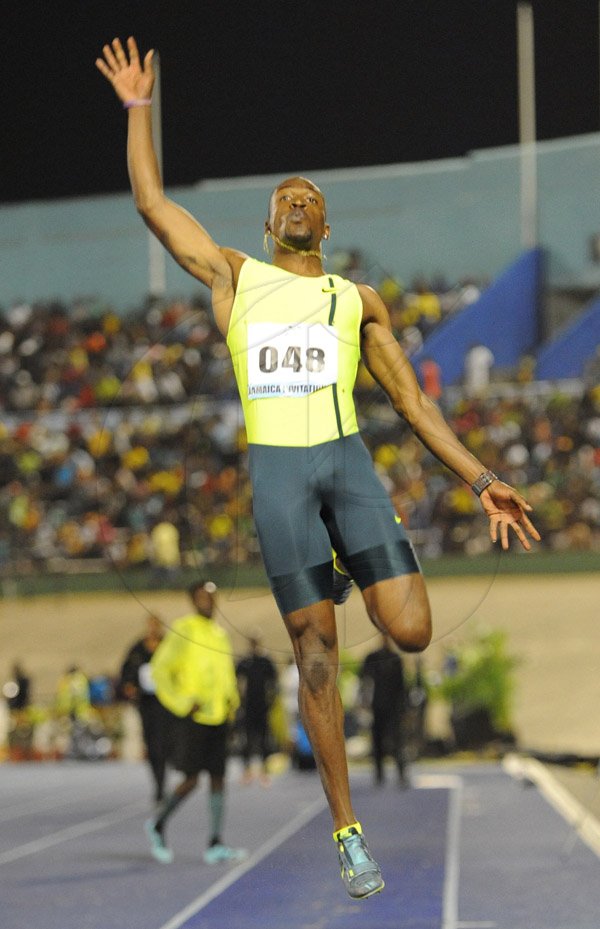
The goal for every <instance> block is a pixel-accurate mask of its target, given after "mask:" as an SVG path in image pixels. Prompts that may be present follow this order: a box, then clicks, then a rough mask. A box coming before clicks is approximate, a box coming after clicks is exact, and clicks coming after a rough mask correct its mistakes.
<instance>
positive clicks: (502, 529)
mask: <svg viewBox="0 0 600 929" xmlns="http://www.w3.org/2000/svg"><path fill="white" fill-rule="evenodd" d="M523 519H524V520H526V519H527V517H523ZM527 523H528V525H527V526H526V528H527V531H528V532H529V534H530V535H531V536H532V538H534V539H535V540H536V541H538V542H539V540H540V535H539V533H538V531H537V529H536V528H535V526H533V525H532V524H531V523H530V522H529V520H527ZM509 526H510V528H511V529H512V530H513V532H514V533H515V535H516V536H517V538H518V540H519V542H520V543H521V545H522V546H523V548H524V549H525V550H526V551H531V544H530V542H529V539H528V538H527V536H526V535H525V533H524V532H523V529H522V528H521V526H520V525H519V523H518V522H517V521H516V520H515V519H513V518H512V517H510V516H507V515H506V514H503V513H494V514H493V515H492V516H490V538H491V540H492V542H494V543H495V542H497V541H498V537H499V538H500V544H501V546H502V548H503V549H504V551H507V550H508V547H509V538H508V529H509Z"/></svg>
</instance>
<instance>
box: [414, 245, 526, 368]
mask: <svg viewBox="0 0 600 929" xmlns="http://www.w3.org/2000/svg"><path fill="white" fill-rule="evenodd" d="M541 270H542V250H541V249H539V248H534V249H531V250H530V251H527V252H525V253H524V254H523V255H521V257H520V258H518V259H517V261H515V262H514V263H513V264H512V265H510V266H509V267H508V268H507V269H506V270H505V271H503V272H502V274H501V275H500V276H499V277H498V278H497V279H496V280H495V281H494V282H493V283H492V284H490V286H489V287H488V288H487V289H486V290H485V291H484V292H483V293H482V294H481V296H480V297H479V299H478V300H476V301H475V303H472V304H471V305H470V306H468V307H466V308H465V309H464V310H461V311H460V312H458V313H457V314H456V315H455V316H451V317H449V318H448V319H447V320H446V321H445V322H443V323H442V324H441V325H440V326H439V327H438V328H436V329H435V331H434V332H432V334H431V335H430V336H429V337H428V338H427V339H425V341H424V343H423V346H422V348H421V349H420V350H419V351H418V352H416V353H415V354H414V355H413V356H412V358H411V361H412V363H413V365H414V367H415V370H416V372H417V375H418V376H419V377H420V370H419V366H420V362H421V361H422V360H423V358H426V357H430V358H433V360H434V361H436V362H437V363H438V365H439V366H440V368H441V371H442V384H443V385H444V386H446V385H448V384H456V383H457V382H459V381H460V380H461V378H462V376H463V373H464V362H465V355H466V354H467V352H468V351H469V349H470V348H471V347H472V346H473V345H476V344H480V345H486V346H487V347H488V348H489V349H490V350H491V351H492V353H493V355H494V363H495V365H497V366H499V367H507V366H510V365H515V364H517V362H518V361H519V359H520V358H521V356H522V355H524V354H527V353H528V352H532V351H534V350H535V347H536V345H537V343H538V342H539V294H540V284H541Z"/></svg>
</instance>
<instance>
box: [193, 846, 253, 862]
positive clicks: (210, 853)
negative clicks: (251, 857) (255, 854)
mask: <svg viewBox="0 0 600 929" xmlns="http://www.w3.org/2000/svg"><path fill="white" fill-rule="evenodd" d="M247 856H248V852H247V851H246V849H245V848H229V846H228V845H211V846H210V848H207V849H206V851H205V852H204V862H205V864H219V863H220V862H221V861H243V859H244V858H246V857H247Z"/></svg>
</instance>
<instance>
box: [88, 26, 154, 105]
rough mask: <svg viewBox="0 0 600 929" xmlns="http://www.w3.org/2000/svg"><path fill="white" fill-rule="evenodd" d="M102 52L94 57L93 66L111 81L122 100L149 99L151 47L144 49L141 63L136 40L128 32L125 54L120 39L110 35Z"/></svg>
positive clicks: (150, 93)
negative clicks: (110, 37) (94, 63)
mask: <svg viewBox="0 0 600 929" xmlns="http://www.w3.org/2000/svg"><path fill="white" fill-rule="evenodd" d="M102 54H103V55H104V58H96V67H97V68H98V70H99V71H100V73H101V74H103V75H104V77H105V78H106V79H107V81H110V83H111V84H112V85H113V87H114V90H115V93H116V94H117V96H118V97H119V99H120V100H122V101H123V103H128V102H129V101H131V100H149V99H150V97H151V95H152V87H153V86H154V68H153V67H152V56H153V55H154V50H153V49H150V51H149V52H147V53H146V56H145V58H144V62H143V64H142V63H141V62H140V55H139V52H138V47H137V44H136V41H135V39H134V38H133V36H130V37H129V38H128V39H127V54H125V51H124V49H123V46H122V45H121V40H120V39H113V40H112V42H111V44H110V45H105V46H104V47H103V48H102Z"/></svg>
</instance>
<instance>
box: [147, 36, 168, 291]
mask: <svg viewBox="0 0 600 929" xmlns="http://www.w3.org/2000/svg"><path fill="white" fill-rule="evenodd" d="M152 61H153V65H154V74H155V80H154V88H153V92H152V141H153V143H154V151H155V152H156V160H157V162H158V170H159V171H160V176H161V178H162V176H163V153H162V110H161V104H162V100H161V88H160V55H159V54H158V52H155V53H154V57H153V60H152ZM166 259H167V256H166V253H165V250H164V248H163V246H162V245H161V243H160V242H159V241H158V239H157V238H156V236H155V235H153V233H151V232H149V233H148V293H149V294H150V296H151V297H164V295H165V293H166V291H167V261H166Z"/></svg>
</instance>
